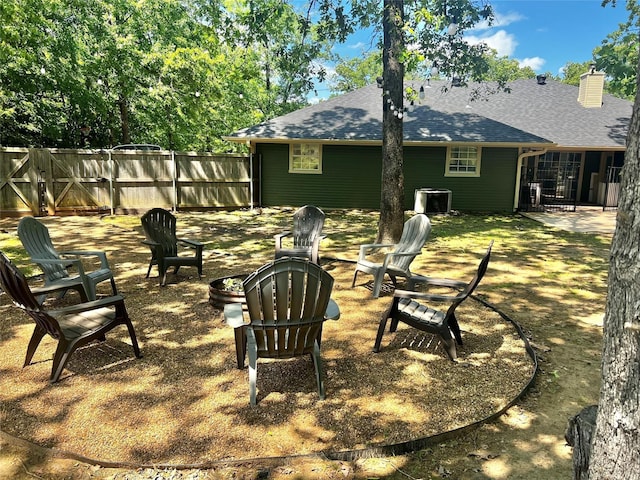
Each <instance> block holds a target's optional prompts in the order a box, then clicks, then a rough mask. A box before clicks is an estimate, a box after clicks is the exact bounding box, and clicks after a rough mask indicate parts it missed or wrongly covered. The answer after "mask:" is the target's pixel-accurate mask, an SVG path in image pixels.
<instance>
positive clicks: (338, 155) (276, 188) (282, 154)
mask: <svg viewBox="0 0 640 480" xmlns="http://www.w3.org/2000/svg"><path fill="white" fill-rule="evenodd" d="M256 153H259V154H261V155H262V179H261V183H262V205H264V206H301V205H306V204H312V205H316V206H318V207H320V208H364V209H378V208H380V171H381V168H382V166H381V165H382V164H381V153H380V147H367V146H353V147H346V146H340V145H331V146H328V145H324V146H323V147H322V174H321V175H314V174H299V173H289V146H288V145H286V144H260V145H258V148H257V150H256Z"/></svg>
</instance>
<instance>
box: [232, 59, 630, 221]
mask: <svg viewBox="0 0 640 480" xmlns="http://www.w3.org/2000/svg"><path fill="white" fill-rule="evenodd" d="M603 85H604V74H603V73H602V72H596V71H595V70H592V71H590V72H588V73H585V74H584V75H583V76H582V78H581V84H580V86H579V87H577V86H572V85H566V84H563V83H560V82H555V81H547V80H546V79H545V78H544V77H542V76H538V78H536V79H530V80H529V79H527V80H517V81H514V82H511V83H510V84H509V89H510V92H508V93H507V92H500V93H494V94H489V95H487V96H481V98H479V99H478V98H475V95H474V94H473V92H475V91H476V89H477V88H478V87H480V88H482V86H481V85H470V86H468V87H462V86H454V85H452V84H451V82H444V81H425V82H424V83H419V82H408V83H407V84H406V85H405V87H406V88H407V89H413V91H415V92H418V95H417V98H416V99H415V100H414V101H413V102H412V103H409V102H406V103H407V104H405V106H404V109H403V110H402V112H399V114H400V115H401V116H402V120H403V131H404V180H405V185H404V191H405V207H406V209H407V210H411V209H414V208H415V209H418V208H423V209H424V210H425V211H426V212H427V213H428V212H429V209H430V208H436V209H437V211H442V209H443V207H442V205H443V203H444V204H446V208H444V210H448V209H449V208H451V209H454V210H460V211H477V212H506V211H517V210H547V209H563V210H571V209H574V208H575V205H576V204H593V205H605V206H614V204H615V203H616V202H617V186H618V185H619V177H618V175H619V171H620V167H621V166H622V164H623V163H624V152H625V141H626V133H627V130H628V126H629V123H630V119H631V112H632V103H631V102H629V101H626V100H623V99H619V98H616V97H613V96H611V95H608V94H606V93H604V89H603ZM383 108H390V105H389V103H388V102H386V101H385V96H384V92H383V89H382V88H380V87H379V86H378V85H369V86H366V87H363V88H361V89H359V90H356V91H353V92H350V93H347V94H344V95H340V96H337V97H334V98H331V99H329V100H326V101H322V102H320V103H318V104H315V105H312V106H309V107H306V108H303V109H300V110H297V111H295V112H292V113H289V114H287V115H283V116H280V117H277V118H274V119H272V120H269V121H267V122H264V123H261V124H259V125H255V126H253V127H249V128H245V129H243V130H239V131H237V132H234V133H232V134H230V135H229V136H227V137H225V138H226V139H227V140H230V141H233V142H240V143H244V144H246V145H247V146H248V147H249V148H250V151H251V155H252V156H253V159H254V162H253V165H255V168H254V170H253V175H254V180H255V181H254V184H255V185H257V186H258V190H259V195H258V198H259V199H260V204H261V205H263V206H300V205H304V204H314V205H318V206H320V207H322V208H362V209H378V208H379V207H380V190H381V185H380V182H381V169H382V167H381V161H382V160H381V159H382V109H383ZM432 199H435V201H436V203H435V204H432V203H431V200H432ZM443 200H446V201H444V202H443Z"/></svg>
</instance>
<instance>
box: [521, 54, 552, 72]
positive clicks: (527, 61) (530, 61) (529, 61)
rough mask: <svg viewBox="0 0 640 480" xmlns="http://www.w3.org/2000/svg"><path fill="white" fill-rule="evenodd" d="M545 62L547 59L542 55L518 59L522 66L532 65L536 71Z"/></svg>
mask: <svg viewBox="0 0 640 480" xmlns="http://www.w3.org/2000/svg"><path fill="white" fill-rule="evenodd" d="M545 63H546V60H545V59H544V58H540V57H532V58H523V59H522V60H518V64H519V65H520V68H524V67H531V69H532V70H533V71H534V72H538V71H540V69H541V68H542V66H543V65H544V64H545Z"/></svg>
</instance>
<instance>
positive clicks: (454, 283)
mask: <svg viewBox="0 0 640 480" xmlns="http://www.w3.org/2000/svg"><path fill="white" fill-rule="evenodd" d="M417 283H422V284H425V285H433V286H436V287H449V288H453V289H455V290H463V289H464V288H466V287H467V285H468V283H465V282H461V281H460V280H451V279H449V278H436V277H425V276H423V275H412V276H411V278H410V279H409V284H410V285H411V286H412V287H411V288H413V286H414V285H415V284H417Z"/></svg>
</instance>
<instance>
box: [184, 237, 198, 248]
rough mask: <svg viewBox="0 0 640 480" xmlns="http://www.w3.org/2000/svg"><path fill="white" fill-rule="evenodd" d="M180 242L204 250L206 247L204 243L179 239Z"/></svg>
mask: <svg viewBox="0 0 640 480" xmlns="http://www.w3.org/2000/svg"><path fill="white" fill-rule="evenodd" d="M178 241H179V242H181V243H184V244H185V245H187V246H189V247H192V248H202V247H203V246H204V243H201V242H198V241H196V240H187V239H186V238H178Z"/></svg>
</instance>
